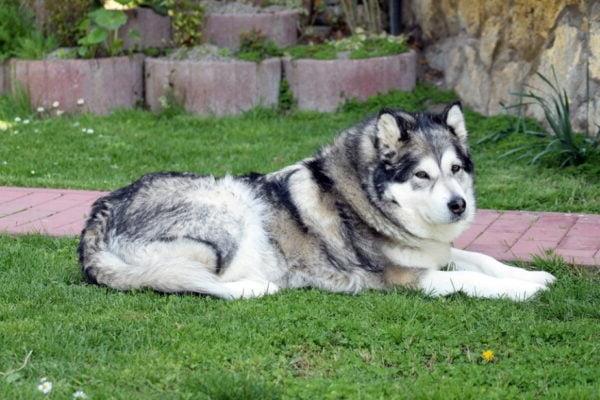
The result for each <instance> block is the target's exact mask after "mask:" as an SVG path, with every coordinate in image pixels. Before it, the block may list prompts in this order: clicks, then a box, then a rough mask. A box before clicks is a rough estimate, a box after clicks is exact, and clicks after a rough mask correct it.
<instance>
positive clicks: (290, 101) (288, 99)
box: [277, 79, 296, 113]
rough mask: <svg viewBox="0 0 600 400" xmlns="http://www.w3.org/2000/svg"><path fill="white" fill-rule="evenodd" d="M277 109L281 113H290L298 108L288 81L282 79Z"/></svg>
mask: <svg viewBox="0 0 600 400" xmlns="http://www.w3.org/2000/svg"><path fill="white" fill-rule="evenodd" d="M277 108H278V110H279V112H281V113H289V112H290V111H292V110H294V109H295V108H296V99H295V98H294V93H293V92H292V89H291V88H290V83H289V82H288V80H287V79H282V80H281V83H280V84H279V103H278V105H277Z"/></svg>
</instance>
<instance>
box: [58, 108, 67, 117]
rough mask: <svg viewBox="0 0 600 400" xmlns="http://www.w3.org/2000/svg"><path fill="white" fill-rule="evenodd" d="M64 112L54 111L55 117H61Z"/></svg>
mask: <svg viewBox="0 0 600 400" xmlns="http://www.w3.org/2000/svg"><path fill="white" fill-rule="evenodd" d="M64 113H65V112H64V111H63V110H56V116H57V117H60V116H61V115H63V114H64Z"/></svg>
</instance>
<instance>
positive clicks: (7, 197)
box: [0, 190, 29, 204]
mask: <svg viewBox="0 0 600 400" xmlns="http://www.w3.org/2000/svg"><path fill="white" fill-rule="evenodd" d="M28 194H29V192H23V191H17V190H1V191H0V204H2V203H8V202H9V201H12V200H16V199H18V198H21V197H25V196H27V195H28Z"/></svg>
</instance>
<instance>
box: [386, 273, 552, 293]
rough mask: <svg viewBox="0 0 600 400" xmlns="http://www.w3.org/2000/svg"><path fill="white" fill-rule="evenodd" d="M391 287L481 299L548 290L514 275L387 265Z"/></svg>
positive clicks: (388, 280)
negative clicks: (515, 277) (490, 274)
mask: <svg viewBox="0 0 600 400" xmlns="http://www.w3.org/2000/svg"><path fill="white" fill-rule="evenodd" d="M384 277H385V281H386V283H387V285H388V286H405V287H410V288H415V289H421V290H423V291H424V292H425V293H426V294H428V295H430V296H446V295H449V294H452V293H457V292H463V293H465V294H466V295H468V296H472V297H481V298H490V299H497V298H508V299H511V300H516V301H521V300H527V299H529V298H531V297H532V296H534V295H535V294H537V293H539V292H541V291H543V290H545V289H546V287H545V286H544V285H541V284H537V283H533V282H526V281H523V280H517V279H510V278H496V277H492V276H489V275H486V274H483V273H481V272H475V271H438V270H428V269H421V268H402V267H392V268H387V269H386V271H385V274H384Z"/></svg>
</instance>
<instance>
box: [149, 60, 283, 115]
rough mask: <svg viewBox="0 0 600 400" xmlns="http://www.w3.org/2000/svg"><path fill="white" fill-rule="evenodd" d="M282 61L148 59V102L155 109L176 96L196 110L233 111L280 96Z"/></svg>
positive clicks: (207, 112)
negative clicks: (162, 102)
mask: <svg viewBox="0 0 600 400" xmlns="http://www.w3.org/2000/svg"><path fill="white" fill-rule="evenodd" d="M280 80H281V61H280V60H279V59H277V58H273V59H267V60H265V61H263V62H262V63H253V62H248V61H239V60H228V61H186V60H183V61H179V60H167V59H161V58H148V59H146V104H147V105H148V106H149V107H150V108H151V109H152V110H153V111H160V110H161V109H162V105H161V101H164V100H165V99H167V98H168V97H173V98H174V99H175V101H176V102H178V103H180V104H181V105H183V106H184V108H185V109H186V110H187V111H189V112H193V113H197V114H203V115H232V114H239V113H241V112H244V111H248V110H250V109H252V108H254V107H257V106H265V107H269V106H274V105H276V104H277V102H278V99H279V84H280Z"/></svg>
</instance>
